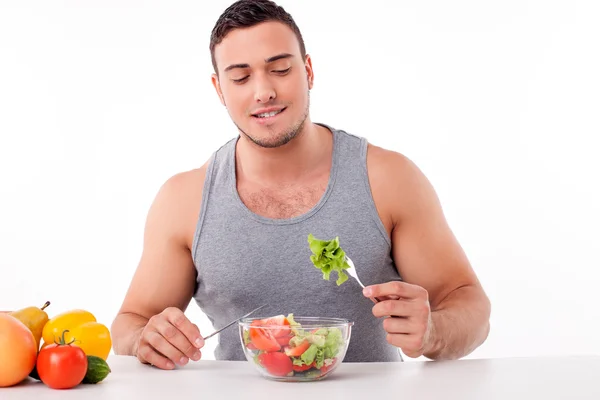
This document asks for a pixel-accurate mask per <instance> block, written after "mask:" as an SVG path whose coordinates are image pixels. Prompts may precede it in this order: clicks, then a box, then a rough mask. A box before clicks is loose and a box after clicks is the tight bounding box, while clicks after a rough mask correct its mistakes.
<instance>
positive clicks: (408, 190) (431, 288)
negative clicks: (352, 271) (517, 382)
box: [370, 148, 490, 359]
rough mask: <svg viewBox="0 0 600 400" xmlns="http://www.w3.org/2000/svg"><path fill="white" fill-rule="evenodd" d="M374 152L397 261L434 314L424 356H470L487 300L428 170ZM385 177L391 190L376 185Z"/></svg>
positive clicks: (480, 336)
mask: <svg viewBox="0 0 600 400" xmlns="http://www.w3.org/2000/svg"><path fill="white" fill-rule="evenodd" d="M371 152H372V156H373V157H371V162H370V163H371V167H372V168H373V172H372V173H371V176H372V177H373V181H374V182H375V186H374V194H375V193H377V194H378V198H376V201H377V200H379V201H378V204H380V209H381V210H382V211H383V212H384V213H385V215H389V219H388V224H389V226H390V228H391V239H392V247H393V248H392V255H393V258H394V261H395V263H396V266H397V268H398V271H399V273H400V276H401V277H402V278H403V280H404V281H405V282H407V283H410V284H413V285H417V286H420V287H422V288H424V289H425V290H426V292H427V298H428V300H429V307H430V310H431V314H430V325H429V329H428V334H427V336H426V341H425V343H424V346H425V347H424V348H423V352H422V354H423V355H424V356H426V357H428V358H430V359H457V358H461V357H463V356H466V355H468V354H469V353H471V352H472V351H473V350H475V349H476V348H477V347H478V346H480V345H481V344H482V343H483V342H484V341H485V339H486V338H487V335H488V332H489V317H490V302H489V299H488V298H487V296H486V294H485V292H484V290H483V288H482V286H481V284H480V282H479V280H478V278H477V276H476V274H475V272H474V271H473V269H472V267H471V265H470V263H469V261H468V259H467V257H466V255H465V253H464V251H463V249H462V248H461V246H460V244H459V243H458V241H457V239H456V237H455V236H454V234H453V233H452V231H451V229H450V227H449V226H448V223H447V221H446V218H445V216H444V214H443V211H442V207H441V205H440V202H439V200H438V197H437V195H436V193H435V191H434V189H433V187H432V185H431V184H430V182H429V181H428V180H427V178H426V177H425V176H424V174H423V173H422V172H421V171H420V170H419V169H418V168H417V167H416V165H414V163H412V162H411V161H410V160H408V159H407V158H405V157H403V156H402V155H400V154H397V153H393V152H390V151H385V150H382V149H379V148H375V149H372V151H371ZM382 177H385V179H384V180H383V181H385V182H386V184H387V190H378V188H377V183H378V182H383V181H382V179H381V178H382Z"/></svg>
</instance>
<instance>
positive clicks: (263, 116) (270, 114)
mask: <svg viewBox="0 0 600 400" xmlns="http://www.w3.org/2000/svg"><path fill="white" fill-rule="evenodd" d="M280 112H281V110H280V111H271V112H268V113H262V114H256V116H257V117H258V118H266V117H274V116H276V115H277V114H279V113H280Z"/></svg>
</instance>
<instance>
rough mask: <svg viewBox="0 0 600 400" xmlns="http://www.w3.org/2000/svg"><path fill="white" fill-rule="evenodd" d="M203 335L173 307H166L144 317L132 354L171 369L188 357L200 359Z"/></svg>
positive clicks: (139, 358)
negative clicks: (144, 324)
mask: <svg viewBox="0 0 600 400" xmlns="http://www.w3.org/2000/svg"><path fill="white" fill-rule="evenodd" d="M203 346H204V339H203V338H202V336H201V335H200V329H198V327H197V326H196V325H195V324H193V323H192V322H191V321H190V320H189V319H188V318H187V317H186V316H185V315H184V313H183V311H181V310H180V309H178V308H176V307H169V308H166V309H165V310H164V311H163V312H161V313H160V314H157V315H155V316H153V317H152V318H150V319H149V320H148V323H147V324H146V326H145V327H144V328H143V329H142V331H141V334H140V337H139V338H138V341H137V344H136V351H135V352H134V354H135V355H136V356H137V358H138V360H140V361H141V362H142V363H144V364H151V365H154V366H156V367H158V368H161V369H173V368H175V364H179V365H185V364H187V362H188V361H189V360H190V359H192V360H194V361H198V360H200V358H201V357H202V354H201V352H200V349H201V348H202V347H203Z"/></svg>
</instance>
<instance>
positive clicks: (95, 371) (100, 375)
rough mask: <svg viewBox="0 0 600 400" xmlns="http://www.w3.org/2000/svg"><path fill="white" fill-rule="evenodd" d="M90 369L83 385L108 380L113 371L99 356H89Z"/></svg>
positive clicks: (88, 368)
mask: <svg viewBox="0 0 600 400" xmlns="http://www.w3.org/2000/svg"><path fill="white" fill-rule="evenodd" d="M87 360H88V367H87V372H86V374H85V377H84V378H83V381H82V383H92V384H95V383H98V382H101V381H103V380H104V379H106V377H107V376H108V374H110V372H111V370H110V367H109V366H108V363H107V362H106V361H105V360H104V359H102V358H100V357H97V356H87Z"/></svg>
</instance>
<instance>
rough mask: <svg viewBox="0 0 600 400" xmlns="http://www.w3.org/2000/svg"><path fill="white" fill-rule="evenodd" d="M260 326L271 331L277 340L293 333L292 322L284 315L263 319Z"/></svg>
mask: <svg viewBox="0 0 600 400" xmlns="http://www.w3.org/2000/svg"><path fill="white" fill-rule="evenodd" d="M260 324H261V325H263V326H266V327H268V330H269V331H271V333H272V334H273V336H275V337H276V338H278V337H283V336H287V335H289V334H290V332H291V328H290V321H288V319H287V318H286V317H285V316H283V315H277V316H275V317H271V318H267V319H263V320H262V321H261V322H260Z"/></svg>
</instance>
